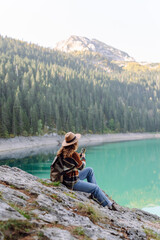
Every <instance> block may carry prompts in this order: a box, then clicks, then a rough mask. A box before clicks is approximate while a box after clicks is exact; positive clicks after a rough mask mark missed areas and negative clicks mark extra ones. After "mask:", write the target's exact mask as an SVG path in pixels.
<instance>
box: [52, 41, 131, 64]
mask: <svg viewBox="0 0 160 240" xmlns="http://www.w3.org/2000/svg"><path fill="white" fill-rule="evenodd" d="M55 49H56V50H60V51H63V52H74V51H83V52H84V51H89V52H96V53H99V54H101V55H102V56H104V57H106V58H107V59H108V60H110V61H111V60H114V61H135V60H134V58H132V57H130V56H129V55H128V54H127V53H125V52H123V51H121V50H119V49H116V48H114V47H111V46H109V45H107V44H105V43H103V42H100V41H98V40H96V39H92V40H90V39H88V38H86V37H79V36H71V37H70V38H69V39H67V40H64V41H61V42H58V43H57V45H56V47H55Z"/></svg>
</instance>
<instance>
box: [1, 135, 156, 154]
mask: <svg viewBox="0 0 160 240" xmlns="http://www.w3.org/2000/svg"><path fill="white" fill-rule="evenodd" d="M158 138H160V133H114V134H86V135H82V137H81V139H80V140H79V146H84V145H85V146H90V145H99V144H102V143H113V142H122V141H134V140H145V139H158ZM63 139H64V136H60V135H57V134H52V135H45V136H32V137H22V136H20V137H15V138H9V139H3V138H0V159H4V158H6V159H8V158H16V157H20V158H22V157H25V156H27V155H36V154H38V153H47V152H48V153H49V152H50V153H55V152H56V151H57V149H58V148H59V147H60V145H61V143H62V141H63Z"/></svg>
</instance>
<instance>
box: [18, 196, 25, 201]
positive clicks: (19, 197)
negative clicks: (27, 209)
mask: <svg viewBox="0 0 160 240" xmlns="http://www.w3.org/2000/svg"><path fill="white" fill-rule="evenodd" d="M18 197H19V198H21V199H23V200H26V199H25V198H24V197H23V196H18Z"/></svg>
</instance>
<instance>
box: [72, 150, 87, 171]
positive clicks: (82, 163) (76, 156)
mask: <svg viewBox="0 0 160 240" xmlns="http://www.w3.org/2000/svg"><path fill="white" fill-rule="evenodd" d="M72 157H73V158H74V159H75V163H76V168H78V169H79V170H82V169H83V168H84V167H85V166H86V160H85V158H84V157H83V158H81V159H80V156H79V154H78V153H77V152H74V153H73V155H72Z"/></svg>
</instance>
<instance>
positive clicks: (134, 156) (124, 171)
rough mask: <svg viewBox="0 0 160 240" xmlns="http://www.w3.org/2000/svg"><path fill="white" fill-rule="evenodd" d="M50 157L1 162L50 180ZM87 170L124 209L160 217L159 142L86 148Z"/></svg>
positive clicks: (112, 144)
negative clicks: (141, 211)
mask: <svg viewBox="0 0 160 240" xmlns="http://www.w3.org/2000/svg"><path fill="white" fill-rule="evenodd" d="M53 158H54V155H53V154H47V155H46V154H44V155H42V154H41V155H37V156H30V157H26V158H24V159H11V160H1V161H0V165H2V164H7V165H9V166H16V167H19V168H21V169H23V170H25V171H27V172H29V173H31V174H33V175H36V176H38V177H40V178H49V175H50V165H51V163H52V161H53ZM86 160H87V166H90V167H92V168H93V169H94V172H95V176H96V179H97V182H98V184H99V186H100V187H101V188H102V189H103V190H105V191H106V193H107V194H108V195H109V196H111V197H112V199H114V200H115V201H116V202H117V203H119V204H120V205H123V206H128V207H136V208H145V210H149V211H152V212H153V210H154V213H156V214H158V215H160V139H150V140H141V141H129V142H118V143H106V144H102V145H99V146H89V147H87V152H86ZM155 211H156V212H155Z"/></svg>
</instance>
